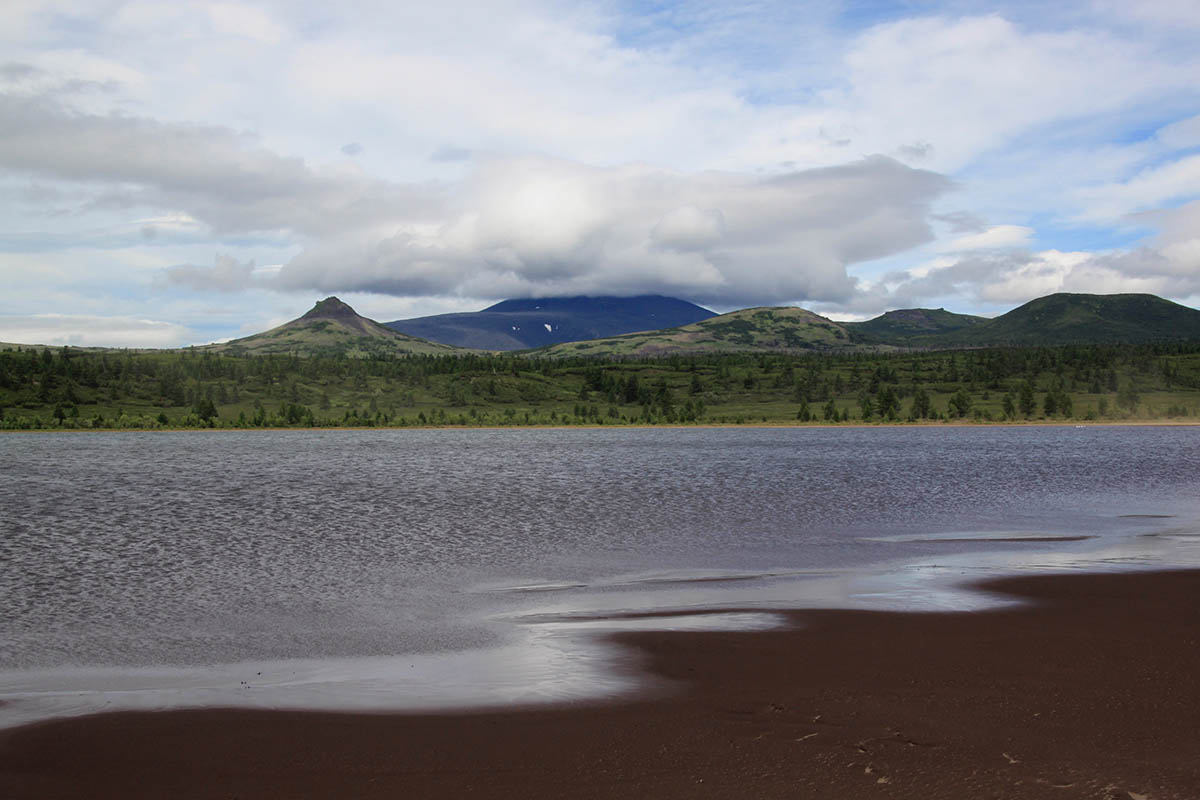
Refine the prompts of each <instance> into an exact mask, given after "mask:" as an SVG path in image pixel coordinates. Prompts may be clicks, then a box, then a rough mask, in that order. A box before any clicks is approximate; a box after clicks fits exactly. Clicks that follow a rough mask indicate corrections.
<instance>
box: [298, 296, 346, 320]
mask: <svg viewBox="0 0 1200 800" xmlns="http://www.w3.org/2000/svg"><path fill="white" fill-rule="evenodd" d="M358 316H359V315H358V312H357V311H355V310H354V309H353V308H351V307H350V306H348V305H346V304H345V303H343V302H342V301H341V300H338V299H337V298H336V297H326V298H325V299H324V300H320V301H318V302H317V304H316V305H315V306H313V307H312V308H311V309H309V311H308V313H307V314H305V315H304V316H303V317H300V319H355V318H357V317H358Z"/></svg>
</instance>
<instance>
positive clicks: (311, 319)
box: [203, 297, 459, 356]
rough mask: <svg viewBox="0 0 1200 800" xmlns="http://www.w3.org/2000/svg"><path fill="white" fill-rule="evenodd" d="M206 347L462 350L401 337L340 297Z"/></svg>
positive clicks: (319, 351)
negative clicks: (274, 324)
mask: <svg viewBox="0 0 1200 800" xmlns="http://www.w3.org/2000/svg"><path fill="white" fill-rule="evenodd" d="M203 349H206V350H215V351H218V352H228V353H246V354H252V355H272V354H294V355H306V356H313V355H322V356H366V355H388V354H391V355H431V354H433V355H451V354H453V353H455V352H459V350H458V348H455V347H451V346H448V345H444V344H438V343H436V342H427V341H425V340H423V339H418V338H416V337H413V336H407V335H405V334H403V333H398V332H396V331H394V330H392V329H391V328H387V327H384V326H383V325H380V324H379V323H378V322H376V321H375V320H372V319H367V318H366V317H364V316H361V315H360V314H358V313H357V312H356V311H355V310H354V309H353V308H351V307H350V306H348V305H346V304H345V303H343V302H342V301H341V300H339V299H338V298H336V297H327V298H325V299H324V300H321V301H320V302H318V303H317V304H316V305H314V306H313V307H312V308H311V309H309V310H308V311H307V312H306V313H305V314H304V315H303V316H301V317H299V318H297V319H294V320H292V321H291V322H285V323H283V324H282V325H280V326H279V327H277V328H272V329H271V330H269V331H264V332H262V333H256V334H253V335H251V336H246V337H243V338H241V339H234V340H233V341H231V342H225V343H222V344H215V345H206V346H205V347H204V348H203Z"/></svg>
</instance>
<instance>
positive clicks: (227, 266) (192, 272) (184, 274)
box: [158, 255, 255, 292]
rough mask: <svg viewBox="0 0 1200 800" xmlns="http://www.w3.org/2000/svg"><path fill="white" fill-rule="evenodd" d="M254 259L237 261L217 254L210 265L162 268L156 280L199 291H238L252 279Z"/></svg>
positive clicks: (250, 283) (167, 284) (245, 287)
mask: <svg viewBox="0 0 1200 800" xmlns="http://www.w3.org/2000/svg"><path fill="white" fill-rule="evenodd" d="M254 272H255V269H254V260H253V259H251V260H249V261H245V262H239V261H238V260H237V259H235V258H232V257H231V256H227V255H218V256H217V257H216V259H215V262H214V264H213V265H212V266H211V267H204V266H196V265H195V264H178V265H176V266H173V267H168V268H167V269H165V270H163V272H162V274H161V275H160V276H159V278H158V281H159V284H160V285H163V286H186V287H188V288H189V289H194V290H196V291H199V292H239V291H242V290H243V289H247V288H250V286H251V285H252V283H253V281H254V277H255V275H254Z"/></svg>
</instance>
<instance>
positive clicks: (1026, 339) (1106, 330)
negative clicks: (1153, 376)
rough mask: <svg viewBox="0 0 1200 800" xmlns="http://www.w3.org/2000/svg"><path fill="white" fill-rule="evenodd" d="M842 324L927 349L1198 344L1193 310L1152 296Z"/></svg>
mask: <svg viewBox="0 0 1200 800" xmlns="http://www.w3.org/2000/svg"><path fill="white" fill-rule="evenodd" d="M843 324H844V325H845V326H846V327H847V328H848V329H849V330H850V331H851V332H852V333H853V334H854V335H855V338H856V339H857V340H859V341H861V342H863V343H875V344H888V345H893V346H899V347H922V348H935V349H937V348H954V347H993V346H1004V345H1014V346H1020V345H1058V344H1088V343H1091V344H1104V343H1115V342H1125V343H1131V344H1136V343H1141V342H1158V341H1172V340H1175V341H1183V340H1200V311H1197V310H1196V309H1193V308H1188V307H1187V306H1182V305H1180V304H1178V303H1173V302H1171V301H1170V300H1164V299H1163V298H1161V297H1157V296H1156V295H1152V294H1078V293H1067V292H1060V293H1057V294H1051V295H1047V296H1045V297H1039V298H1037V299H1035V300H1030V301H1029V302H1028V303H1025V304H1024V305H1021V306H1018V307H1017V308H1014V309H1013V310H1012V311H1009V312H1008V313H1006V314H1002V315H1000V316H998V317H996V318H995V319H985V318H983V317H972V316H968V315H965V314H952V313H951V312H949V311H945V310H943V309H937V310H930V309H920V308H917V309H902V310H899V311H889V312H887V313H886V314H884V315H882V316H879V317H876V318H875V319H872V320H868V321H866V322H847V323H843Z"/></svg>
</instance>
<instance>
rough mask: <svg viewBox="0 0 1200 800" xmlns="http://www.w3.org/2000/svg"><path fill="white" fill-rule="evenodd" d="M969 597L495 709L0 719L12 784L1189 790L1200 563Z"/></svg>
mask: <svg viewBox="0 0 1200 800" xmlns="http://www.w3.org/2000/svg"><path fill="white" fill-rule="evenodd" d="M986 589H987V590H988V591H993V592H1003V593H1006V594H1009V595H1017V596H1020V597H1024V598H1027V599H1028V600H1030V603H1029V604H1028V605H1023V606H1019V607H1011V606H1010V607H1005V608H1002V609H998V610H992V611H984V612H969V613H929V614H906V613H884V612H860V611H803V612H791V613H790V618H791V619H792V620H794V622H795V625H794V626H793V627H791V628H789V629H784V630H772V631H758V632H745V633H730V632H720V633H717V632H675V633H652V632H639V633H627V634H621V635H620V636H618V637H617V638H618V640H619V641H620V642H621V643H622V644H623V645H625V646H626V647H627V648H628V649H629V652H630V657H631V659H632V661H633V662H635V663H638V664H640V665H641V666H642V668H644V669H645V670H647V671H648V672H649V673H651V674H654V675H656V676H658V677H659V678H661V679H663V680H664V681H665V684H666V688H665V689H664V690H663V691H661V692H658V693H656V694H654V695H651V696H646V697H642V698H638V699H632V700H625V701H620V702H608V703H602V704H579V705H574V706H569V705H568V706H559V707H552V708H543V709H533V710H516V711H507V712H499V713H490V712H489V713H456V714H443V715H430V714H422V715H354V714H325V713H321V714H316V713H297V712H263V711H236V710H220V709H213V710H204V711H175V712H160V713H122V714H107V715H97V716H92V717H85V718H78V719H68V720H59V721H52V722H46V723H40V724H37V725H31V726H28V727H25V728H18V729H13V730H8V731H3V732H0V796H3V797H6V798H55V797H71V798H74V797H80V798H82V797H89V798H107V797H111V798H118V797H119V798H150V797H154V798H158V797H174V798H201V797H203V798H213V797H230V798H232V797H237V798H243V799H244V798H293V797H363V798H395V797H513V798H516V797H521V798H530V797H581V798H593V797H594V798H599V797H654V798H673V797H680V798H683V797H688V798H694V797H720V798H733V797H748V798H774V797H779V798H783V797H788V798H810V797H811V798H860V797H861V798H921V799H922V800H930V799H933V798H955V799H956V800H957V799H960V798H1043V797H1044V798H1119V799H1120V800H1141V798H1154V799H1155V800H1167V799H1168V798H1175V799H1178V800H1183V799H1184V798H1190V799H1192V800H1194V798H1197V797H1200V756H1198V755H1197V754H1200V679H1198V678H1197V676H1200V571H1177V572H1157V573H1126V574H1088V575H1069V576H1058V575H1054V576H1051V575H1041V576H1032V577H1019V578H1008V579H1003V580H1000V581H994V582H991V583H989V584H986Z"/></svg>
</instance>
